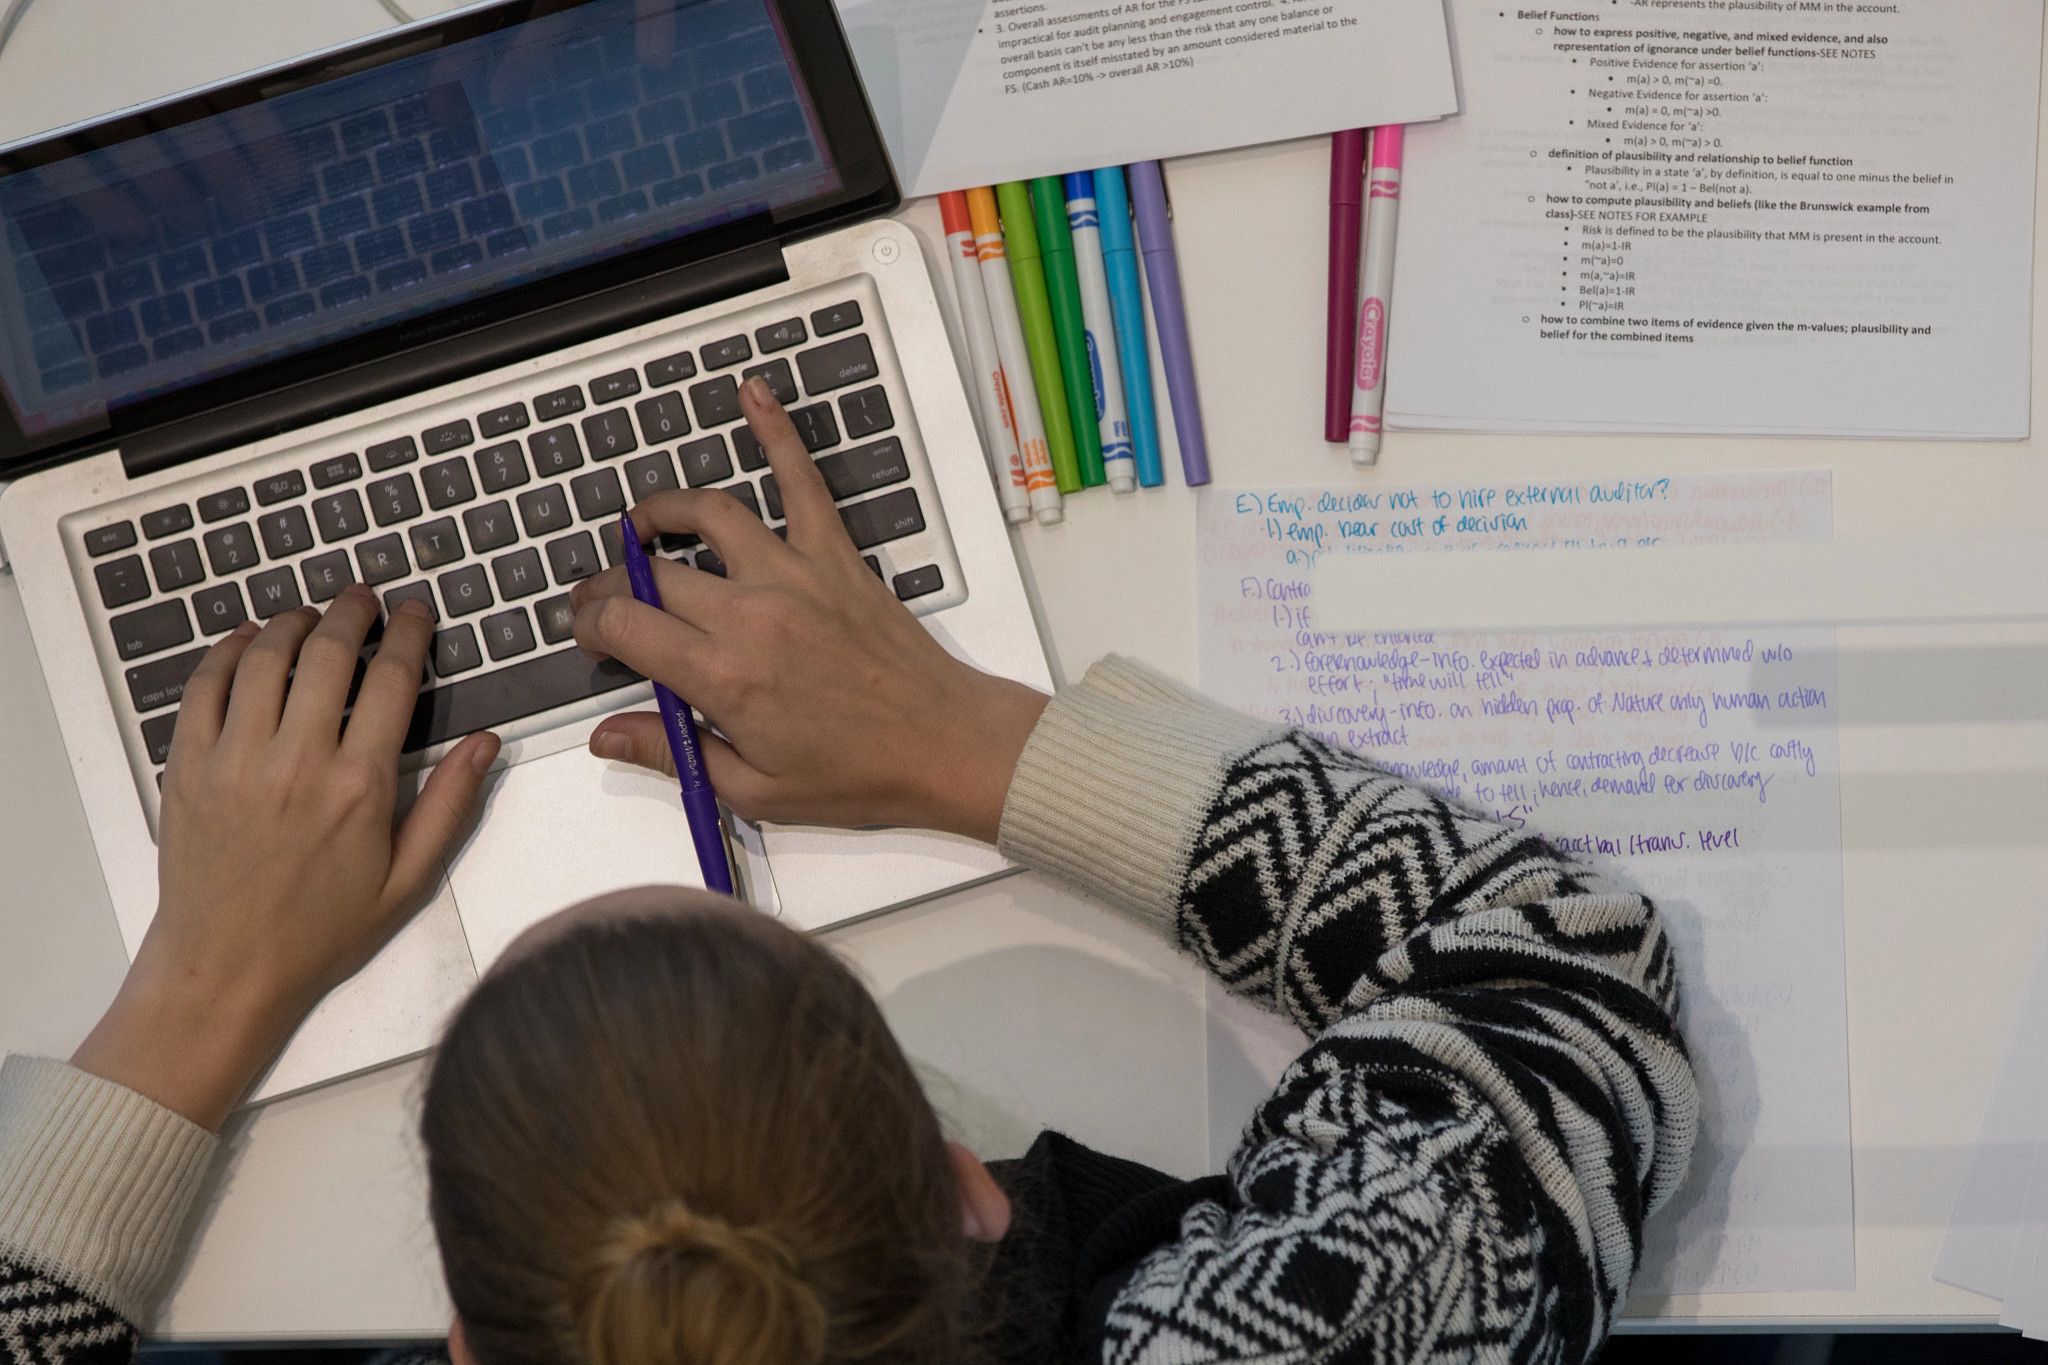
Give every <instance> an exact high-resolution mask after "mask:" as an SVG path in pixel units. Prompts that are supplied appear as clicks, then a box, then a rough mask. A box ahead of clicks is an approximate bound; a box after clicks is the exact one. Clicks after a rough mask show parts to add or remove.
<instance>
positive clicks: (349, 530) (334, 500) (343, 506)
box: [313, 488, 369, 545]
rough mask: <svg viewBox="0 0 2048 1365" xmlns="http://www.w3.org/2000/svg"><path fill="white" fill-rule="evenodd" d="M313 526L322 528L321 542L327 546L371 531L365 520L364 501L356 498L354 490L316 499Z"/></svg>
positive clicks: (343, 490)
mask: <svg viewBox="0 0 2048 1365" xmlns="http://www.w3.org/2000/svg"><path fill="white" fill-rule="evenodd" d="M313 524H314V525H316V526H318V527H319V528H320V540H321V542H322V543H323V544H327V545H332V544H333V543H334V542H335V541H337V540H347V539H348V538H349V537H350V536H359V535H361V534H362V533H363V532H364V531H366V530H368V529H369V523H368V522H367V521H365V520H363V500H362V499H361V498H359V497H357V496H356V490H355V489H353V488H344V489H342V490H341V491H340V492H339V493H329V494H328V495H327V496H326V497H324V498H316V499H314V500H313Z"/></svg>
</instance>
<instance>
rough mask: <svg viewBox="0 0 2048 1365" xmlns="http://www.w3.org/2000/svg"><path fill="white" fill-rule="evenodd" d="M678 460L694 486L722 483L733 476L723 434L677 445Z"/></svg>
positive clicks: (684, 475) (684, 476)
mask: <svg viewBox="0 0 2048 1365" xmlns="http://www.w3.org/2000/svg"><path fill="white" fill-rule="evenodd" d="M676 460H677V462H678V463H680V464H681V465H682V467H683V478H684V479H686V480H688V482H689V485H690V487H692V488H702V487H703V486H704V485H705V484H711V483H722V482H724V481H725V480H727V479H729V478H731V477H732V459H731V457H730V456H728V455H727V454H726V453H725V438H724V437H723V436H706V437H705V438H704V439H702V440H701V441H691V442H690V443H689V444H687V445H680V446H677V447H676Z"/></svg>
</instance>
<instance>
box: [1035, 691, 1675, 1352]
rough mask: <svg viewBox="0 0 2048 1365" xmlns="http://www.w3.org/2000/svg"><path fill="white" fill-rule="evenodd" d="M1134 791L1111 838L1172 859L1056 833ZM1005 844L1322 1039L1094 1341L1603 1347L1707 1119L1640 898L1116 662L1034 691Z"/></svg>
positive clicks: (1664, 954)
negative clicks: (1649, 1233)
mask: <svg viewBox="0 0 2048 1365" xmlns="http://www.w3.org/2000/svg"><path fill="white" fill-rule="evenodd" d="M1055 791H1058V792H1059V793H1061V795H1060V797H1059V812H1060V813H1059V817H1058V818H1059V820H1060V821H1061V822H1062V823H1061V825H1060V827H1058V828H1054V827H1052V826H1050V825H1048V823H1047V820H1048V818H1049V817H1050V815H1051V812H1052V809H1053V808H1052V806H1051V805H1049V804H1047V803H1049V802H1051V801H1052V800H1053V793H1054V792H1055ZM1139 791H1143V792H1145V793H1147V803H1148V804H1147V814H1146V815H1145V816H1143V817H1142V819H1140V820H1139V821H1137V822H1135V825H1134V824H1133V823H1132V822H1126V823H1125V824H1124V825H1123V826H1122V827H1121V829H1122V833H1121V835H1120V836H1118V839H1119V840H1121V841H1125V842H1128V841H1129V840H1131V839H1133V838H1134V837H1135V838H1138V839H1141V840H1147V841H1150V842H1151V843H1152V844H1154V845H1160V844H1163V845H1164V847H1163V848H1162V847H1157V846H1154V847H1149V848H1134V847H1128V846H1116V847H1110V848H1097V847H1084V846H1082V843H1081V840H1082V838H1084V837H1085V838H1087V839H1097V838H1098V836H1096V835H1088V836H1076V835H1074V834H1073V833H1071V832H1068V831H1071V830H1073V829H1075V828H1078V827H1080V825H1081V824H1082V819H1083V818H1084V817H1086V816H1088V815H1096V816H1100V815H1103V814H1105V813H1106V811H1105V810H1094V809H1092V803H1093V802H1096V801H1103V802H1105V803H1107V802H1111V801H1122V800H1127V799H1129V798H1130V797H1131V796H1132V795H1134V794H1136V793H1137V792H1139ZM1167 807H1173V809H1166V808H1167ZM1095 827H1096V828H1098V829H1099V828H1103V827H1104V826H1102V825H1101V824H1099V823H1098V824H1097V825H1096V826H1095ZM1107 827H1108V828H1111V829H1115V828H1118V827H1117V826H1116V825H1115V824H1111V825H1109V826H1107ZM1003 833H1004V839H1003V843H1004V847H1005V848H1006V849H1008V850H1009V851H1010V852H1011V853H1012V855H1013V856H1017V857H1019V858H1022V859H1024V860H1027V861H1032V862H1035V863H1036V864H1037V865H1039V866H1042V867H1046V868H1048V869H1049V870H1053V871H1058V872H1061V873H1063V874H1065V875H1068V876H1072V877H1074V878H1075V879H1076V880H1079V881H1082V882H1083V883H1084V884H1087V885H1088V886H1089V887H1090V888H1091V889H1093V890H1095V891H1097V892H1099V893H1100V894H1103V895H1105V896H1106V897H1108V898H1110V899H1112V900H1115V901H1117V902H1118V903H1120V904H1121V905H1123V906H1124V907H1125V908H1127V909H1130V910H1132V911H1134V912H1136V913H1140V914H1144V915H1148V916H1150V917H1152V918H1154V919H1156V920H1157V921H1159V922H1160V923H1161V925H1162V928H1164V929H1165V930H1166V931H1167V932H1168V933H1170V934H1171V935H1172V937H1173V938H1174V939H1175V940H1176V941H1177V942H1178V943H1179V944H1180V945H1181V946H1183V947H1184V948H1186V949H1187V950H1188V951H1190V952H1192V953H1193V954H1194V955H1195V956H1197V957H1198V958H1199V959H1200V960H1201V961H1202V962H1203V963H1204V964H1205V965H1206V966H1207V967H1208V969H1209V970H1210V971H1211V972H1213V973H1214V974H1215V975H1216V976H1217V977H1218V978H1219V979H1220V980H1221V981H1222V982H1223V983H1224V984H1225V985H1226V986H1228V987H1229V988H1230V989H1231V990H1233V991H1235V992H1237V993H1239V994H1241V995H1245V996H1247V997H1249V998H1251V999H1254V1000H1257V1001H1259V1002H1260V1003H1262V1004H1264V1005H1266V1006H1268V1007H1269V1008H1272V1009H1273V1010H1275V1011H1277V1012H1279V1013H1281V1014H1284V1015H1285V1016H1287V1017H1288V1018H1290V1019H1292V1020H1293V1021H1294V1022H1295V1023H1297V1024H1298V1025H1300V1026H1301V1028H1302V1029H1303V1030H1304V1031H1305V1032H1306V1033H1308V1034H1309V1036H1310V1038H1311V1042H1310V1044H1309V1046H1308V1048H1307V1050H1306V1051H1305V1052H1304V1053H1303V1054H1302V1055H1301V1056H1300V1058H1298V1059H1297V1060H1296V1061H1295V1063H1294V1064H1293V1065H1292V1066H1291V1067H1290V1068H1289V1069H1288V1071H1287V1072H1286V1074H1285V1075H1284V1076H1283V1077H1282V1078H1281V1081H1280V1083H1279V1086H1278V1087H1277V1089H1276V1090H1275V1091H1274V1093H1273V1094H1272V1096H1271V1097H1270V1098H1268V1099H1267V1100H1266V1101H1265V1102H1264V1103H1263V1104H1262V1105H1261V1106H1260V1107H1259V1109H1258V1110H1257V1112H1256V1113H1255V1114H1254V1116H1253V1118H1252V1121H1251V1123H1250V1124H1249V1126H1248V1127H1247V1130H1246V1132H1245V1135H1244V1138H1243V1141H1242V1142H1241V1144H1240V1146H1239V1147H1238V1149H1237V1151H1236V1153H1235V1154H1234V1156H1233V1157H1232V1159H1231V1162H1230V1169H1229V1176H1230V1182H1231V1186H1232V1189H1233V1191H1234V1193H1235V1199H1234V1200H1232V1201H1231V1202H1230V1203H1229V1204H1228V1205H1225V1204H1223V1203H1209V1204H1203V1205H1200V1206H1198V1207H1197V1208H1196V1209H1194V1210H1193V1211H1192V1212H1190V1213H1189V1214H1188V1216H1187V1217H1186V1218H1185V1219H1184V1221H1183V1223H1182V1227H1181V1236H1180V1238H1179V1240H1178V1241H1176V1242H1175V1243H1173V1244H1172V1245H1169V1246H1167V1247H1164V1248H1161V1249H1160V1250H1159V1251H1157V1252H1156V1253H1154V1254H1153V1255H1152V1256H1151V1257H1149V1258H1148V1259H1147V1260H1145V1261H1144V1262H1143V1263H1142V1264H1141V1265H1140V1266H1139V1267H1138V1269H1137V1272H1136V1273H1135V1275H1134V1276H1133V1277H1132V1278H1131V1279H1130V1281H1129V1282H1128V1283H1127V1284H1126V1285H1125V1286H1124V1287H1123V1289H1122V1291H1121V1292H1120V1293H1119V1294H1118V1295H1117V1298H1116V1301H1115V1303H1114V1306H1113V1307H1112V1309H1111V1311H1110V1313H1109V1317H1108V1323H1107V1328H1108V1339H1107V1342H1106V1345H1105V1348H1104V1358H1105V1359H1106V1360H1109V1361H1116V1362H1123V1361H1173V1362H1176V1365H1193V1363H1195V1362H1205V1361H1218V1362H1221V1361H1239V1360H1247V1359H1258V1360H1261V1361H1324V1360H1330V1361H1338V1360H1343V1361H1349V1360H1359V1361H1375V1362H1378V1361H1388V1362H1392V1361H1408V1360H1426V1359H1436V1358H1456V1359H1495V1360H1510V1361H1545V1362H1549V1361H1579V1360H1584V1359H1587V1358H1589V1357H1590V1356H1591V1354H1592V1353H1593V1352H1594V1351H1595V1350H1596V1349H1597V1347H1598V1346H1599V1344H1600V1342H1601V1341H1602V1340H1603V1339H1604V1338H1605V1336H1606V1334H1607V1331H1608V1329H1609V1327H1610V1326H1611V1325H1612V1321H1613V1317H1614V1314H1615V1313H1616V1312H1617V1311H1618V1310H1619V1308H1620V1306H1621V1303H1622V1302H1623V1300H1624V1298H1625V1296H1626V1293H1627V1288H1628V1282H1629V1278H1630V1276H1631V1274H1632V1273H1633V1271H1634V1269H1635V1266H1636V1262H1637V1260H1638V1258H1639V1256H1640V1253H1641V1247H1642V1226H1643V1220H1644V1218H1645V1216H1646V1215H1647V1214H1648V1212H1649V1211H1650V1210H1651V1209H1653V1208H1655V1207H1656V1206H1657V1205H1658V1204H1659V1203H1660V1202H1661V1201H1662V1200H1663V1199H1664V1198H1665V1197H1666V1196H1668V1195H1669V1194H1670V1192H1671V1191H1672V1190H1673V1189H1674V1188H1675V1187H1676V1185H1677V1183H1678V1181H1679V1180H1680V1178H1681V1177H1682V1176H1683V1174H1684V1171H1685V1166H1686V1161H1687V1158H1688V1155H1689V1152H1690V1148H1691V1142H1692V1134H1693V1129H1694V1125H1695V1121H1696V1113H1697V1103H1698V1102H1697V1094H1696V1090H1695V1088H1694V1082H1693V1076H1692V1071H1691V1068H1690V1065H1689V1064H1688V1062H1687V1060H1686V1057H1685V1052H1684V1047H1683V1044H1682V1042H1681V1041H1680V1038H1679V1035H1678V1031H1677V1025H1676V1015H1677V1008H1678V1001H1677V988H1676V982H1675V977H1674V972H1673V964H1672V961H1671V956H1670V947H1669V944H1668V941H1667V940H1666V938H1665V937H1664V934H1663V931H1662V929H1661V927H1660V925H1659V922H1658V920H1657V917H1656V914H1655V912H1654V910H1653V908H1652V907H1651V905H1650V903H1649V902H1648V901H1647V900H1646V899H1645V898H1643V897H1642V896H1640V895H1638V894H1636V893H1634V892H1632V891H1629V890H1627V889H1625V888H1623V887H1620V886H1617V885H1614V884H1612V883H1610V882H1608V881H1605V880H1603V879H1602V878H1601V877H1600V876H1598V875H1597V874H1595V873H1594V872H1592V871H1591V870H1589V869H1588V868H1586V867H1584V866H1582V865H1580V864H1577V863H1574V862H1572V861H1570V860H1569V859H1567V858H1565V857H1563V856H1562V855H1560V854H1558V853H1556V852H1555V851H1554V850H1552V849H1551V848H1550V847H1549V846H1548V845H1546V844H1544V843H1543V842H1542V841H1541V840H1539V839H1536V838H1533V837H1531V836H1529V835H1527V834H1526V833H1523V832H1521V831H1517V830H1512V829H1508V828H1505V827H1503V826H1502V825H1500V824H1499V823H1497V822H1495V821H1492V820H1488V819H1484V818H1481V817H1478V816H1476V815H1473V814H1471V813H1470V812H1467V811H1463V810H1460V809H1458V808H1456V807H1454V806H1451V805H1449V804H1447V803H1445V802H1443V801H1441V800H1439V799H1438V798H1436V797H1435V796H1433V795H1432V794H1430V793H1429V792H1428V791H1426V790H1424V789H1422V788H1420V787H1417V786H1415V785H1413V784H1412V783H1409V782H1407V781H1404V780H1402V779H1400V778H1397V777H1394V776H1391V775H1389V774H1388V773H1386V772H1384V771H1381V770H1380V769H1377V768H1375V767H1374V766H1373V765H1372V764H1371V763H1370V762H1369V761H1368V760H1367V759H1365V758H1362V757H1360V756H1358V755H1355V754H1349V753H1344V752H1342V751H1338V750H1334V749H1331V748H1329V747H1328V746H1326V745H1323V744H1321V743H1320V742H1318V741H1316V740H1314V739H1312V738H1310V737H1308V736H1306V735H1303V734H1300V733H1297V732H1289V731H1285V730H1280V729H1277V728H1273V727H1265V726H1259V725H1257V724H1255V723H1253V722H1250V721H1247V720H1244V719H1242V718H1239V717H1233V716H1231V715H1230V713H1228V712H1224V711H1221V710H1220V708H1216V707H1214V706H1212V705H1211V704H1209V703H1206V702H1203V701H1202V700H1200V699H1199V698H1197V697H1195V696H1193V695H1192V694H1190V693H1187V692H1186V691H1184V690H1183V689H1180V688H1178V687H1176V686H1174V685H1173V684H1171V683H1169V682H1167V681H1165V680H1164V679H1161V678H1159V677H1158V676H1157V675H1155V674H1151V673H1149V672H1148V671H1146V670H1143V669H1140V668H1137V667H1135V666H1133V665H1129V664H1124V663H1120V662H1111V663H1107V664H1104V665H1099V666H1098V667H1097V668H1096V669H1095V670H1093V671H1092V672H1091V673H1090V675H1089V677H1088V679H1087V680H1086V681H1085V682H1084V683H1083V684H1082V685H1081V686H1080V687H1078V688H1075V689H1073V690H1072V692H1070V693H1068V694H1063V696H1062V697H1061V699H1060V700H1059V701H1056V702H1055V703H1054V706H1053V707H1052V708H1051V709H1049V710H1048V713H1047V719H1046V721H1045V722H1042V723H1041V726H1040V729H1039V732H1037V733H1035V734H1034V735H1033V738H1032V744H1031V747H1030V748H1028V749H1027V751H1026V756H1025V760H1024V763H1023V764H1022V765H1020V769H1019V774H1018V780H1017V783H1016V784H1014V785H1013V788H1012V792H1011V799H1010V806H1009V808H1008V809H1006V811H1005V817H1004V831H1003ZM1111 842H1113V843H1114V842H1117V840H1112V841H1111Z"/></svg>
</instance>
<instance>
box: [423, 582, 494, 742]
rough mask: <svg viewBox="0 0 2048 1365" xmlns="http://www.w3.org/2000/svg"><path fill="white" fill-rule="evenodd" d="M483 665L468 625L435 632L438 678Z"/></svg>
mask: <svg viewBox="0 0 2048 1365" xmlns="http://www.w3.org/2000/svg"><path fill="white" fill-rule="evenodd" d="M451 610H452V608H451ZM483 663H484V656H483V655H481V654H479V653H477V649H476V632H475V631H473V630H471V629H470V628H469V627H468V626H467V625H454V626H450V627H448V629H446V630H443V631H436V632H435V634H434V672H435V673H436V674H437V675H438V676H440V677H443V678H448V677H453V676H454V675H455V674H457V673H467V672H468V671H469V670H470V669H472V668H481V667H483ZM420 747H422V748H425V747H426V746H425V745H421V746H420Z"/></svg>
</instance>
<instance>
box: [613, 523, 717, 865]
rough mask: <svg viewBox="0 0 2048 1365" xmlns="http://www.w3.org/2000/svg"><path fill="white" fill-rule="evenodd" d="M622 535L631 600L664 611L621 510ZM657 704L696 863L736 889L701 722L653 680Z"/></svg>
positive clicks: (633, 532) (643, 553) (643, 552)
mask: <svg viewBox="0 0 2048 1365" xmlns="http://www.w3.org/2000/svg"><path fill="white" fill-rule="evenodd" d="M619 538H620V540H621V541H622V542H623V543H624V545H625V551H626V581H627V582H628V583H631V584H632V585H633V600H634V601H636V602H644V603H646V604H647V605H648V606H650V607H653V608H654V609H655V610H656V611H659V610H661V590H660V589H659V588H657V587H655V586H654V568H653V566H652V565H650V564H649V563H648V562H647V550H646V549H645V547H643V546H642V545H641V544H640V533H639V532H638V531H636V530H634V529H633V518H632V517H631V516H630V515H628V514H626V513H623V512H622V513H620V514H619ZM654 703H655V705H657V706H659V707H660V708H661V728H662V729H664V730H666V731H668V751H669V752H670V753H671V754H674V755H675V760H676V776H677V778H678V779H680V780H681V782H682V785H683V813H684V814H685V815H687V816H689V817H690V839H691V841H692V842H693V843H695V844H696V845H697V864H698V866H699V867H701V868H702V869H703V870H704V885H705V886H707V887H709V888H710V889H711V890H713V891H717V892H720V893H722V894H724V895H727V896H730V895H731V894H732V864H731V863H729V862H727V861H726V857H725V828H724V826H722V825H721V824H719V821H718V793H717V792H715V791H713V790H712V789H711V775H710V774H709V773H706V772H705V771H704V755H703V754H701V753H699V752H698V750H697V721H696V718H695V717H693V716H692V715H691V714H690V708H689V707H688V706H687V705H685V704H684V703H683V701H682V699H681V698H679V697H677V696H676V694H675V693H673V692H671V691H669V690H668V689H667V688H666V687H663V686H662V685H661V684H660V683H656V684H655V685H654Z"/></svg>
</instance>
